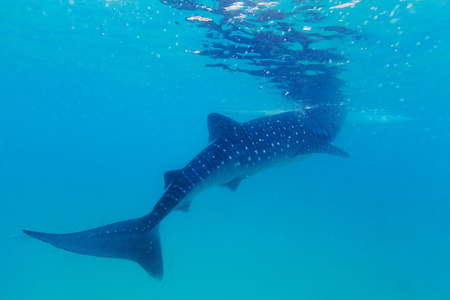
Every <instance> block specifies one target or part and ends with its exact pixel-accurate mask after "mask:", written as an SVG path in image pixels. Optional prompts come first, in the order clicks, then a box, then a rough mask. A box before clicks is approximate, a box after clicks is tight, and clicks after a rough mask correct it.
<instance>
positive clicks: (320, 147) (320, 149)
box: [296, 142, 350, 157]
mask: <svg viewBox="0 0 450 300" xmlns="http://www.w3.org/2000/svg"><path fill="white" fill-rule="evenodd" d="M310 153H323V154H330V155H334V156H339V157H350V155H348V153H347V152H345V151H344V150H342V149H339V148H338V147H336V146H333V145H331V144H328V143H323V142H320V143H315V144H314V147H309V148H308V149H307V150H302V151H300V152H299V153H297V154H296V155H302V154H310Z"/></svg>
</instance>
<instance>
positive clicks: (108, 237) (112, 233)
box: [23, 217, 164, 281]
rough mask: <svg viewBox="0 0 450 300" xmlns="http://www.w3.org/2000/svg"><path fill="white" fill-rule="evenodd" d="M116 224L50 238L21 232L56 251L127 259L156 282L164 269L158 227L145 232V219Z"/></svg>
mask: <svg viewBox="0 0 450 300" xmlns="http://www.w3.org/2000/svg"><path fill="white" fill-rule="evenodd" d="M144 218H145V217H143V218H138V219H132V220H127V221H123V222H118V223H114V224H110V225H106V226H102V227H98V228H94V229H91V230H87V231H80V232H74V233H67V234H52V233H43V232H36V231H28V230H24V231H23V232H24V233H26V234H27V235H29V236H31V237H33V238H36V239H38V240H41V241H43V242H46V243H49V244H51V245H53V246H55V247H57V248H61V249H64V250H67V251H71V252H75V253H80V254H84V255H92V256H100V257H111V258H121V259H128V260H132V261H134V262H137V263H138V264H139V265H140V266H141V267H142V268H144V270H145V271H146V272H147V273H148V274H149V275H150V276H152V277H153V278H155V279H156V280H158V281H160V280H161V279H162V276H163V273H164V269H163V261H162V254H161V242H160V239H159V226H156V227H154V228H153V229H151V230H148V229H147V227H146V226H142V225H143V223H144V221H145V219H144Z"/></svg>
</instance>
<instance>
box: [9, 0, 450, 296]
mask: <svg viewBox="0 0 450 300" xmlns="http://www.w3.org/2000/svg"><path fill="white" fill-rule="evenodd" d="M449 14H450V7H449V2H448V1H447V0H435V1H432V0H430V1H418V0H415V1H413V0H411V1H388V0H382V1H365V0H361V1H359V0H354V1H351V2H340V1H287V0H282V1H279V2H258V1H243V2H238V1H213V0H209V1H172V0H168V1H141V0H138V1H108V0H101V1H78V0H68V1H66V0H64V1H55V0H50V1H43V0H34V1H29V0H28V1H25V0H4V1H3V2H2V5H1V6H0V33H1V38H0V220H1V225H2V226H1V227H0V254H1V255H0V267H1V272H0V282H1V286H2V287H1V288H0V299H5V300H6V299H8V300H9V299H46V300H48V299H231V298H232V299H346V300H351V299H364V300H365V299H408V300H416V299H450V221H449V216H450V201H449V199H450V196H449V195H450V171H449V170H450V169H449V168H450V159H449V155H448V153H449V149H450V147H449V146H450V132H449V129H450V125H449V121H450V101H449V100H450V88H449V78H450V72H449V67H450V48H449V47H450V44H449V39H450V36H449V34H448V32H449V29H450V21H449V17H448V16H449ZM200 17H201V18H200ZM245 48H247V49H251V51H247V52H248V53H246V52H245V51H243V50H242V49H245ZM338 101H342V102H345V103H348V110H349V116H348V120H347V123H346V124H345V125H344V126H343V128H342V129H341V132H340V134H339V135H338V137H337V139H336V140H335V142H334V145H336V146H337V147H339V148H341V149H344V150H345V151H346V152H348V153H349V154H350V158H348V159H342V158H337V157H333V156H327V155H319V154H318V155H313V156H311V157H310V158H308V159H306V160H303V161H301V162H299V163H296V164H292V165H288V166H283V167H280V168H276V169H271V170H267V171H265V172H262V173H260V174H257V175H255V176H252V177H251V178H249V179H246V180H245V181H243V182H242V184H241V185H240V186H239V189H238V190H237V191H236V192H231V191H229V190H227V189H223V188H218V187H216V188H211V189H209V190H207V191H205V192H203V193H201V194H199V195H198V196H197V197H196V198H195V200H194V201H193V204H192V206H191V209H190V211H189V213H188V214H183V213H179V212H174V213H173V214H170V215H169V216H168V217H167V218H166V219H165V220H164V221H163V222H162V224H161V229H160V231H161V239H162V250H163V257H164V265H165V275H164V278H163V281H162V282H157V281H155V280H153V279H152V278H151V277H149V276H148V275H147V274H146V273H145V271H144V270H143V269H141V268H140V267H139V266H138V265H137V264H135V263H133V262H130V261H123V260H114V259H104V258H97V257H88V256H83V255H78V254H74V253H69V252H66V251H62V250H60V249H57V248H54V247H52V246H50V245H48V244H45V243H42V242H39V241H37V240H32V239H30V238H26V237H25V236H24V235H23V234H22V233H21V230H22V229H31V230H37V231H44V232H54V233H63V232H73V231H80V230H84V229H89V228H93V227H98V226H101V225H105V224H110V223H113V222H117V221H121V220H126V219H130V218H135V217H140V216H143V215H144V214H147V213H148V212H149V211H150V210H151V208H152V207H153V205H154V204H155V203H156V201H157V200H158V199H159V197H160V196H161V195H162V193H163V187H164V182H163V174H164V172H166V171H168V170H173V169H178V168H181V167H183V166H184V165H185V164H186V163H187V162H188V161H189V160H190V159H191V158H192V157H193V156H195V155H196V154H197V153H198V152H199V151H201V150H202V149H203V148H204V147H205V146H206V145H207V138H208V132H207V127H206V118H207V116H208V114H209V113H212V112H217V113H222V114H224V115H227V116H229V117H232V118H234V119H236V120H238V121H246V120H249V119H252V118H256V117H260V116H263V115H266V114H271V113H276V112H279V111H283V110H290V109H295V108H298V107H300V106H301V105H314V104H316V103H317V104H320V103H328V102H338Z"/></svg>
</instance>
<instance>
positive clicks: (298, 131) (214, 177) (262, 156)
mask: <svg viewBox="0 0 450 300" xmlns="http://www.w3.org/2000/svg"><path fill="white" fill-rule="evenodd" d="M345 115H346V112H345V108H344V107H343V106H340V105H339V106H334V105H324V106H317V107H310V108H305V109H302V110H298V111H291V112H285V113H281V114H278V115H273V116H267V117H263V118H258V119H254V120H252V121H249V122H246V123H238V122H236V121H234V120H232V119H230V118H227V117H225V116H222V115H219V114H215V113H213V114H210V115H209V116H208V127H209V142H210V144H209V145H208V146H207V147H206V148H205V149H204V150H203V151H201V152H200V153H199V154H198V155H197V156H195V157H194V159H192V160H191V161H190V162H189V163H188V164H187V165H186V166H185V167H184V168H182V169H179V170H174V171H169V172H166V173H165V174H164V179H165V189H166V191H165V193H164V194H163V195H162V197H161V199H159V201H158V202H157V203H156V205H155V206H154V208H153V210H152V211H151V212H150V213H149V214H147V215H146V216H144V217H141V218H137V219H132V220H127V221H122V222H118V223H113V224H110V225H106V226H102V227H99V228H95V229H91V230H87V231H81V232H75V233H69V234H50V233H42V232H35V231H28V230H24V232H25V233H26V234H28V235H30V236H31V237H34V238H36V239H39V240H41V241H44V242H47V243H49V244H51V245H53V246H55V247H58V248H62V249H65V250H68V251H72V252H76V253H80V254H85V255H93V256H100V257H112V258H121V259H128V260H132V261H135V262H137V263H138V264H139V265H141V267H142V268H144V269H145V270H146V271H147V273H148V274H150V275H151V276H152V277H154V278H155V279H157V280H161V279H162V276H163V261H162V253H161V243H160V238H159V232H158V227H159V224H160V223H161V221H162V220H163V219H164V218H165V217H166V216H167V215H168V214H169V213H170V212H171V211H172V210H182V211H188V209H189V205H190V203H191V201H192V198H193V196H195V195H196V194H198V193H199V192H201V191H203V190H204V189H206V188H208V187H211V186H216V185H221V186H226V187H228V188H230V189H231V190H233V191H234V190H236V189H237V188H238V186H239V183H240V182H241V181H242V180H243V179H245V178H247V177H248V176H250V175H252V174H255V173H257V172H260V171H262V170H264V169H267V168H270V167H274V166H277V165H280V164H284V163H287V162H292V161H295V160H297V159H298V158H299V157H302V156H304V155H307V154H312V153H325V154H331V155H336V156H340V157H347V156H348V154H347V153H345V152H344V151H343V150H341V149H339V148H337V147H335V146H333V145H331V144H330V143H331V142H332V141H333V140H334V138H335V137H336V134H337V133H338V131H339V128H340V127H341V125H342V123H343V122H344V120H345Z"/></svg>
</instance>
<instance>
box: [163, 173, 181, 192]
mask: <svg viewBox="0 0 450 300" xmlns="http://www.w3.org/2000/svg"><path fill="white" fill-rule="evenodd" d="M182 175H183V169H180V170H172V171H167V172H166V173H164V189H167V188H168V187H169V185H171V184H172V183H173V182H174V181H175V180H177V179H178V178H180V177H181V176H182Z"/></svg>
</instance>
